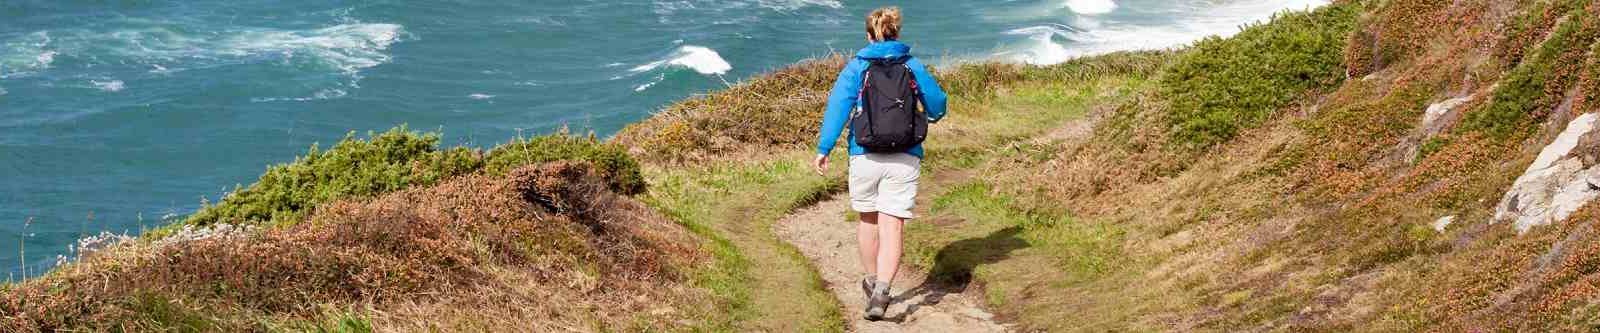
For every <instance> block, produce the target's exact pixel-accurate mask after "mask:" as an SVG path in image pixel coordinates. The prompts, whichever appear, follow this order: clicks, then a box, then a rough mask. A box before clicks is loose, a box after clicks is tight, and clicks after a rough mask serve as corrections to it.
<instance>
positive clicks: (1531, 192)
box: [1492, 113, 1600, 232]
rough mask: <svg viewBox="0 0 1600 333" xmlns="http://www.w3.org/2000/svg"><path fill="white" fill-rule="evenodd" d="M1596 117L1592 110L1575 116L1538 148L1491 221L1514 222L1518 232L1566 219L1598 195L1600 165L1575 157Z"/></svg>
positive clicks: (1599, 193)
mask: <svg viewBox="0 0 1600 333" xmlns="http://www.w3.org/2000/svg"><path fill="white" fill-rule="evenodd" d="M1596 118H1597V116H1596V115H1595V114H1593V113H1588V114H1583V115H1580V116H1578V117H1577V118H1575V119H1573V120H1572V121H1571V122H1570V123H1568V124H1567V128H1566V129H1565V130H1563V131H1562V132H1561V134H1560V135H1559V136H1557V137H1556V139H1555V141H1553V142H1551V143H1550V144H1549V145H1546V146H1545V147H1544V149H1543V150H1541V151H1539V157H1538V158H1536V159H1534V161H1533V164H1531V165H1529V166H1528V169H1527V171H1525V172H1523V173H1522V176H1519V177H1517V181H1516V182H1515V183H1513V184H1512V185H1511V189H1510V190H1508V191H1506V194H1505V196H1504V197H1502V198H1501V199H1500V204H1499V205H1497V206H1496V209H1495V214H1494V220H1493V221H1492V222H1500V221H1514V222H1515V223H1516V228H1517V231H1518V232H1527V231H1528V229H1530V228H1533V227H1535V226H1540V225H1545V224H1550V223H1552V222H1556V221H1561V220H1565V219H1566V218H1567V217H1568V216H1570V215H1572V213H1573V212H1575V211H1577V210H1578V209H1579V208H1582V207H1583V205H1584V204H1587V203H1588V202H1589V201H1591V200H1594V198H1595V197H1600V166H1597V165H1585V163H1584V162H1585V161H1584V158H1583V157H1581V156H1574V150H1575V149H1577V148H1578V147H1579V144H1580V142H1585V141H1586V140H1583V139H1584V137H1585V136H1587V135H1589V134H1590V132H1592V131H1593V130H1594V127H1595V125H1596Z"/></svg>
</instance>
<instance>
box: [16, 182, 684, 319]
mask: <svg viewBox="0 0 1600 333" xmlns="http://www.w3.org/2000/svg"><path fill="white" fill-rule="evenodd" d="M697 244H698V242H697V241H696V240H695V239H694V238H693V237H691V236H690V234H689V233H688V232H687V231H685V230H684V229H683V228H681V227H680V226H678V225H676V224H674V223H672V222H670V221H668V220H666V219H665V218H663V217H662V216H660V215H659V214H656V213H655V212H653V211H652V210H650V209H649V208H647V207H645V206H643V205H641V204H639V203H637V202H634V201H632V200H631V199H629V198H626V197H623V196H620V195H617V194H614V193H612V192H611V191H610V190H609V189H608V184H607V182H606V180H604V179H601V178H600V177H599V176H597V175H596V174H595V172H594V171H593V169H592V168H591V167H590V166H589V165H588V164H586V163H569V162H555V163H547V164H543V165H536V166H528V167H523V168H519V169H515V170H513V171H511V172H510V173H509V174H508V175H507V176H505V177H491V176H484V175H469V176H463V177H460V178H457V179H454V180H450V181H446V182H444V183H441V184H439V185H436V186H433V187H426V188H412V189H407V190H404V191H400V192H396V193H392V194H388V195H383V196H381V197H378V198H376V199H373V200H370V201H342V202H337V203H334V204H331V205H328V206H324V207H322V208H319V209H318V211H317V212H316V213H314V214H312V215H311V217H309V218H308V222H307V223H300V224H295V225H292V226H289V227H285V228H278V229H266V230H265V231H262V232H261V233H260V234H258V235H253V236H246V237H243V238H225V239H216V238H212V239H204V240H196V241H187V242H179V243H174V244H169V245H165V246H158V245H151V244H131V245H127V246H123V247H121V248H118V249H115V250H112V251H107V252H105V253H102V254H100V255H97V256H94V257H91V258H87V259H84V260H82V261H80V262H78V263H74V264H71V265H69V266H67V267H64V268H61V269H58V270H57V271H56V272H54V273H52V274H51V275H48V276H46V277H43V278H39V279H35V280H31V281H28V282H25V283H22V284H19V285H14V286H12V287H11V289H10V290H7V291H6V292H5V293H4V294H3V295H0V315H3V318H0V319H3V322H0V325H3V326H0V331H8V332H17V331H50V330H63V329H66V330H75V329H88V330H95V331H100V330H135V331H145V330H168V329H178V330H193V329H199V330H224V331H233V330H266V329H273V327H272V326H271V325H267V324H265V323H270V322H271V321H263V318H268V319H270V318H279V320H281V321H284V322H287V323H291V324H286V325H290V326H291V327H292V326H293V325H292V323H294V322H296V321H297V320H310V321H314V320H317V318H319V316H322V315H323V312H324V311H325V309H326V308H334V309H379V310H380V311H375V312H377V313H380V314H381V315H373V316H372V317H373V318H372V321H373V323H374V324H376V325H377V326H379V327H391V328H395V329H401V330H435V329H445V330H483V329H487V330H515V331H523V330H552V329H574V328H576V329H593V328H597V327H611V326H616V325H623V327H621V328H628V327H627V326H626V325H633V324H638V325H644V326H645V327H649V326H650V325H653V324H651V323H662V322H672V320H674V318H670V316H672V314H673V313H674V312H671V311H657V312H654V313H656V314H651V313H652V312H651V310H656V309H661V308H666V309H670V308H672V307H674V306H679V305H686V306H696V305H695V303H694V302H693V301H692V300H694V299H696V296H694V293H693V292H689V291H686V289H684V288H681V287H676V286H677V285H678V284H679V283H681V282H683V281H684V280H685V278H686V274H688V272H687V271H686V269H687V268H688V267H691V266H692V265H693V264H694V263H695V262H698V261H699V260H702V259H701V258H702V256H703V255H702V254H700V253H699V252H698V250H696V249H697V246H698V245H697ZM686 300H689V301H686ZM346 311H352V310H346ZM651 317H661V318H651ZM440 325H444V326H440ZM633 329H638V327H635V328H633Z"/></svg>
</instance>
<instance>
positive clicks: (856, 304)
mask: <svg viewBox="0 0 1600 333" xmlns="http://www.w3.org/2000/svg"><path fill="white" fill-rule="evenodd" d="M847 209H849V198H848V195H847V194H840V195H835V196H834V197H832V198H830V199H828V200H826V201H823V202H821V203H818V204H816V205H815V206H812V207H810V208H806V209H802V210H800V211H798V212H795V213H794V214H792V215H789V216H788V217H785V218H784V219H783V220H782V221H778V224H777V225H776V226H775V227H774V228H775V229H777V230H776V231H777V234H778V237H780V238H783V240H784V241H787V242H789V243H790V244H794V246H795V247H796V248H799V249H800V252H801V253H803V254H805V256H806V257H807V258H810V259H811V261H812V262H813V263H814V264H815V265H816V267H817V271H819V272H820V273H821V274H822V278H823V279H824V280H826V282H827V284H828V289H829V290H830V291H832V292H833V294H834V296H836V297H838V298H839V303H840V304H842V305H843V306H844V308H843V309H840V311H843V313H844V318H846V319H847V320H849V321H850V328H851V329H852V330H853V331H856V332H1007V331H1011V329H1010V328H1009V327H1007V326H1006V325H1001V324H1000V323H998V322H996V321H995V319H994V315H992V314H990V313H989V312H988V311H984V310H983V308H980V307H978V306H977V304H980V302H979V299H978V296H977V295H968V294H966V293H963V291H962V290H948V289H951V288H947V287H943V286H939V285H937V284H924V283H923V282H924V279H923V277H924V274H923V272H921V271H916V270H911V269H909V268H907V267H904V266H902V268H901V270H900V275H899V277H897V278H896V279H895V281H894V287H893V288H891V289H890V292H891V293H892V294H894V301H893V303H892V304H891V305H890V306H889V311H888V318H887V319H885V320H883V321H878V322H871V321H867V320H865V319H862V314H863V311H864V309H866V307H867V302H866V295H865V294H863V293H862V292H861V282H860V281H861V277H862V271H861V264H860V262H861V260H860V258H859V257H858V255H857V254H856V229H855V222H854V221H846V220H845V212H846V210H847ZM913 223H916V222H913Z"/></svg>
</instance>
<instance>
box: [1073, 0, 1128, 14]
mask: <svg viewBox="0 0 1600 333" xmlns="http://www.w3.org/2000/svg"><path fill="white" fill-rule="evenodd" d="M1063 6H1066V7H1067V9H1071V10H1072V12H1074V13H1078V14H1079V15H1100V14H1105V13H1110V12H1111V11H1113V10H1116V9H1117V3H1116V2H1114V1H1111V0H1067V3H1065V4H1063Z"/></svg>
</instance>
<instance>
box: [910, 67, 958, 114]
mask: <svg viewBox="0 0 1600 333" xmlns="http://www.w3.org/2000/svg"><path fill="white" fill-rule="evenodd" d="M906 65H907V66H909V67H911V73H912V74H913V75H915V76H916V77H917V88H918V89H921V90H922V105H923V110H925V111H926V112H927V113H928V121H929V122H935V123H937V122H939V119H944V115H945V111H946V110H948V109H946V108H945V107H946V103H947V102H948V99H949V96H946V95H945V93H944V88H942V87H939V80H936V79H934V78H933V74H932V73H929V72H928V66H927V65H925V64H923V63H922V60H919V59H917V58H911V60H910V61H907V62H906Z"/></svg>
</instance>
